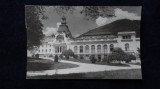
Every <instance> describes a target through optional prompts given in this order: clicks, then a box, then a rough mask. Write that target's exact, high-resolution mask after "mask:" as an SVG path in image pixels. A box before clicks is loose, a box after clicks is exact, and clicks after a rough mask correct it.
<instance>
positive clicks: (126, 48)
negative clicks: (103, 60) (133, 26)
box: [125, 43, 129, 51]
mask: <svg viewBox="0 0 160 89" xmlns="http://www.w3.org/2000/svg"><path fill="white" fill-rule="evenodd" d="M128 50H129V44H128V43H126V44H125V51H128Z"/></svg>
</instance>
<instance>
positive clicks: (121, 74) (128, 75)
mask: <svg viewBox="0 0 160 89" xmlns="http://www.w3.org/2000/svg"><path fill="white" fill-rule="evenodd" d="M27 79H142V76H141V69H127V70H113V71H102V72H89V73H77V74H64V75H43V76H32V77H27Z"/></svg>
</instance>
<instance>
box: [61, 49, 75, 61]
mask: <svg viewBox="0 0 160 89" xmlns="http://www.w3.org/2000/svg"><path fill="white" fill-rule="evenodd" d="M62 55H64V56H65V57H66V59H69V56H72V57H74V52H73V51H72V50H71V49H68V50H64V51H63V52H62Z"/></svg>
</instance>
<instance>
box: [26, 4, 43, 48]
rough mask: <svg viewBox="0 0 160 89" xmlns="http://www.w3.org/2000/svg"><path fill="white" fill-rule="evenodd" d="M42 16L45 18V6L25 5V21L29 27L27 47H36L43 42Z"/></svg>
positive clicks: (27, 27)
mask: <svg viewBox="0 0 160 89" xmlns="http://www.w3.org/2000/svg"><path fill="white" fill-rule="evenodd" d="M41 18H44V15H43V8H42V7H40V6H26V7H25V22H26V29H27V49H29V50H30V49H34V46H36V47H38V46H39V45H40V44H41V40H42V38H43V36H44V35H43V32H42V28H43V24H42V23H41V20H42V19H41Z"/></svg>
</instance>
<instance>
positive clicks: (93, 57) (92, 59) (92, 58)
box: [90, 55, 96, 64]
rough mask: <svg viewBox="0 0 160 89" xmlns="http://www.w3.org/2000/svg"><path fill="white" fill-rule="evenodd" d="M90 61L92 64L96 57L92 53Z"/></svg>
mask: <svg viewBox="0 0 160 89" xmlns="http://www.w3.org/2000/svg"><path fill="white" fill-rule="evenodd" d="M90 61H91V62H92V63H93V64H94V63H95V62H96V58H95V56H94V55H91V56H90Z"/></svg>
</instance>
